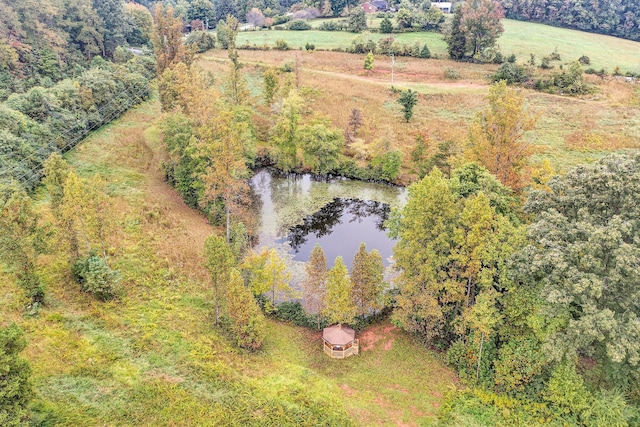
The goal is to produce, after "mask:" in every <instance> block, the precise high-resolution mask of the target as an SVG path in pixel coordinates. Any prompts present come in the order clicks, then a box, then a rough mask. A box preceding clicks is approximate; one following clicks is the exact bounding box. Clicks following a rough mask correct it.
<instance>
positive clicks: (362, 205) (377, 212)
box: [286, 199, 395, 266]
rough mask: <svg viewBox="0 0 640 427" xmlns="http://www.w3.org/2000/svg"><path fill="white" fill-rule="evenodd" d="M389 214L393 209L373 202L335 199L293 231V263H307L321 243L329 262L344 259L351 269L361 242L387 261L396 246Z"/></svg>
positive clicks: (290, 242) (290, 240)
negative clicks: (390, 234)
mask: <svg viewBox="0 0 640 427" xmlns="http://www.w3.org/2000/svg"><path fill="white" fill-rule="evenodd" d="M389 211H390V209H389V205H387V204H385V203H380V202H376V201H373V200H358V199H334V200H333V201H332V202H331V203H329V204H328V205H326V206H324V207H323V208H322V209H320V210H319V211H318V212H316V213H314V214H313V215H310V216H308V217H306V218H304V220H303V223H302V224H299V225H296V226H295V227H293V228H292V229H291V232H290V233H289V235H288V236H287V239H286V240H287V241H288V242H289V244H290V245H291V249H292V250H293V252H294V257H293V259H294V260H297V261H302V262H306V261H307V260H308V259H309V256H310V255H311V251H312V250H313V247H314V246H315V245H316V243H318V244H320V246H322V248H323V249H324V252H325V255H326V257H327V260H328V261H329V262H331V261H332V260H334V259H335V258H336V257H337V256H339V255H342V256H343V258H344V260H345V263H346V264H347V266H350V265H351V261H352V258H353V256H354V255H355V253H356V252H357V251H358V247H359V246H360V242H364V243H365V244H366V245H367V249H368V250H371V249H377V250H378V251H379V252H380V254H381V255H382V257H383V259H387V258H388V257H389V256H391V252H392V248H393V245H394V244H395V242H394V241H392V240H391V239H389V238H388V237H387V234H386V229H385V227H384V222H385V221H386V220H387V217H388V216H389Z"/></svg>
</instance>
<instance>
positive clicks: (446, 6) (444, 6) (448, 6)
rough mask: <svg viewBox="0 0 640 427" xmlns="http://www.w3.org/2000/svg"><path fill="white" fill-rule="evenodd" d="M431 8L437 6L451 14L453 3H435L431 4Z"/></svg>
mask: <svg viewBox="0 0 640 427" xmlns="http://www.w3.org/2000/svg"><path fill="white" fill-rule="evenodd" d="M431 6H435V7H437V8H439V9H440V10H441V11H443V12H444V13H451V6H452V3H451V2H445V1H434V2H432V3H431Z"/></svg>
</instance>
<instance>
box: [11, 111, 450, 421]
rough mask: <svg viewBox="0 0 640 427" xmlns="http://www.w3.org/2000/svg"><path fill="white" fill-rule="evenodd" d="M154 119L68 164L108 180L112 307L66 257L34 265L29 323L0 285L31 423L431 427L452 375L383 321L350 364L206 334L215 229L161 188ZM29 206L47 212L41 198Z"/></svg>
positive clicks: (315, 347)
mask: <svg viewBox="0 0 640 427" xmlns="http://www.w3.org/2000/svg"><path fill="white" fill-rule="evenodd" d="M159 113H160V112H159V103H158V101H157V100H154V101H151V102H148V103H145V104H142V105H141V106H139V107H138V108H136V109H134V110H132V111H130V112H128V113H127V114H125V115H124V116H123V118H121V119H119V120H117V121H115V122H114V123H112V124H110V125H108V126H105V127H103V128H102V129H101V130H99V131H98V132H96V133H95V134H93V135H92V136H91V137H89V138H88V139H87V140H86V141H85V142H83V143H82V144H81V145H80V146H78V148H77V149H75V150H74V151H73V152H72V153H70V154H69V155H68V156H67V160H68V161H69V162H70V163H71V165H72V166H73V167H74V169H75V170H76V172H77V173H78V174H79V175H81V176H83V177H88V176H92V175H94V174H96V173H99V174H100V175H101V176H102V177H104V179H105V180H106V182H107V188H108V191H109V193H110V195H111V196H112V208H113V211H114V212H115V215H116V221H117V223H118V229H119V232H118V233H117V236H115V239H114V245H113V246H114V248H113V249H112V250H111V252H112V260H113V261H114V264H115V265H114V267H115V268H116V269H118V270H120V272H121V274H122V276H123V281H122V288H123V289H122V295H121V297H120V298H118V299H115V300H113V301H110V302H106V303H105V302H99V301H97V300H96V299H94V298H92V297H91V296H90V295H87V294H86V293H82V292H80V290H79V289H78V285H77V284H76V283H74V282H73V280H72V279H71V278H70V277H69V276H68V274H67V273H65V272H66V271H68V267H67V265H66V262H67V261H66V260H65V259H64V258H65V255H64V254H59V255H51V256H49V257H47V259H46V260H44V261H43V264H44V265H43V271H44V274H43V276H44V277H43V278H44V281H45V283H46V286H47V295H48V297H47V301H46V302H47V304H46V306H44V307H42V309H41V310H40V312H39V314H38V315H36V316H28V315H25V314H24V309H23V307H22V305H21V301H22V292H21V290H20V289H19V288H18V287H17V286H16V285H15V283H14V282H13V281H11V280H0V307H1V309H2V313H3V316H4V317H5V319H4V321H15V322H16V323H17V324H18V325H19V326H20V327H21V328H22V329H23V330H24V331H25V333H26V337H27V340H28V346H27V348H26V350H25V351H24V353H23V354H24V356H25V357H26V358H27V359H28V360H29V362H30V365H31V367H32V369H33V376H32V378H33V382H34V385H35V392H36V395H35V399H34V406H33V407H34V414H35V415H34V425H60V426H95V425H109V426H132V425H144V426H148V425H156V426H176V425H183V426H186V425H192V426H204V425H207V426H213V425H224V426H234V425H237V426H247V425H256V426H270V425H272V426H275V425H278V426H284V425H291V426H316V425H327V426H329V425H331V426H339V425H345V426H347V425H363V424H365V425H381V426H382V425H408V426H412V425H429V424H432V423H434V422H435V421H436V415H437V414H438V412H439V407H440V405H441V404H442V402H443V399H444V396H445V394H446V393H447V392H448V391H450V390H453V389H455V387H456V385H457V379H456V378H455V375H454V374H453V373H452V372H451V371H450V370H449V369H448V368H446V367H445V366H444V365H443V363H442V362H441V361H440V360H439V356H438V354H436V353H434V352H432V351H430V350H428V349H426V348H424V346H423V345H422V344H420V343H417V342H414V341H413V340H412V339H411V338H410V337H409V336H408V335H407V334H406V333H404V332H402V331H400V330H398V329H396V328H395V327H393V326H392V325H390V324H389V323H383V324H379V325H377V326H374V327H372V328H369V329H367V330H365V331H364V333H363V334H362V336H361V337H360V338H361V348H362V349H363V352H362V354H361V356H359V357H353V358H351V359H347V360H343V361H335V360H331V359H329V358H328V357H327V356H325V355H324V353H323V352H322V346H321V342H322V341H321V339H320V335H319V333H318V332H315V331H312V330H308V329H304V328H297V327H293V326H289V325H287V324H283V323H279V322H275V321H269V322H268V328H267V329H268V334H267V338H266V340H265V342H264V347H263V349H262V350H261V351H260V352H258V353H256V354H250V353H247V352H245V351H242V350H238V349H237V348H236V347H235V346H233V344H232V341H231V340H230V339H229V338H228V337H226V336H225V335H224V334H221V333H220V331H219V330H218V329H216V328H215V327H214V325H213V322H214V319H213V315H212V310H213V309H212V304H211V298H212V295H211V290H210V289H209V287H208V280H209V279H208V274H207V273H206V269H205V268H204V266H203V260H202V256H201V253H202V248H203V244H204V239H205V238H206V236H208V235H209V234H210V233H212V232H214V229H213V228H212V227H211V226H210V225H209V224H208V223H207V221H206V219H205V218H204V217H203V216H201V215H200V214H199V213H197V212H195V211H194V210H192V209H190V208H188V207H187V206H186V205H185V204H184V203H183V202H182V200H181V199H180V197H179V196H178V194H177V193H176V192H175V191H174V190H173V189H171V188H170V187H169V186H168V184H166V183H165V181H164V177H163V173H162V169H161V162H162V160H163V159H164V158H165V157H164V156H165V154H164V153H165V152H164V148H163V146H162V144H161V141H160V139H159V133H158V127H157V125H158V120H157V118H158V115H159ZM38 205H39V207H40V210H41V212H42V213H43V214H45V215H46V214H47V212H48V200H47V199H46V197H44V195H43V194H41V195H40V197H39V198H38ZM0 277H2V275H1V274H0Z"/></svg>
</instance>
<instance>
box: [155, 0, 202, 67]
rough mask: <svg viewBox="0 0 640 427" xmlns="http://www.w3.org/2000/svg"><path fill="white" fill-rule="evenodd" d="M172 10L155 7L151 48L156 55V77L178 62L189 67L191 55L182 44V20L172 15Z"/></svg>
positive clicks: (160, 6) (159, 6) (159, 5)
mask: <svg viewBox="0 0 640 427" xmlns="http://www.w3.org/2000/svg"><path fill="white" fill-rule="evenodd" d="M173 13H174V11H173V8H171V7H168V8H167V9H166V10H165V9H164V8H163V6H162V4H158V5H156V7H155V16H154V20H155V28H154V32H153V48H154V52H155V54H156V67H157V75H158V76H160V75H162V73H163V72H164V70H166V69H167V68H170V67H172V66H174V65H175V64H177V63H179V62H183V63H185V64H186V65H187V66H189V65H191V61H192V59H193V55H192V54H191V52H190V51H189V50H187V49H186V48H185V46H184V44H183V43H182V19H180V17H178V16H174V15H173Z"/></svg>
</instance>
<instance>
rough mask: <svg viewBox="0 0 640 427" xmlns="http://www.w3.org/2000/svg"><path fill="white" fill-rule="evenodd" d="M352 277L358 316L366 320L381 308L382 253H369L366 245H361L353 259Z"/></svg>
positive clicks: (373, 251)
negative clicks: (366, 317)
mask: <svg viewBox="0 0 640 427" xmlns="http://www.w3.org/2000/svg"><path fill="white" fill-rule="evenodd" d="M350 277H351V286H352V294H353V301H354V303H355V305H356V307H357V310H358V311H357V315H359V316H361V317H362V319H363V320H364V318H365V316H367V315H370V314H372V313H373V312H374V311H375V310H378V309H380V307H381V303H380V298H381V296H382V291H383V277H384V264H383V263H382V256H380V253H379V252H378V251H377V250H375V249H374V250H372V251H371V252H370V253H367V248H366V246H365V244H364V243H360V248H359V249H358V252H357V253H356V255H355V257H354V258H353V264H352V267H351V275H350Z"/></svg>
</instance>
